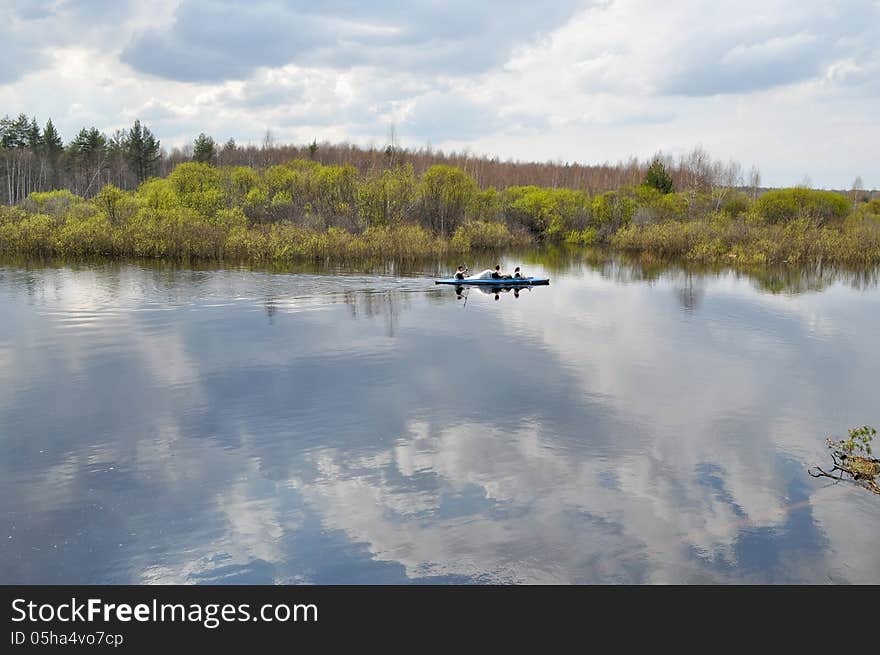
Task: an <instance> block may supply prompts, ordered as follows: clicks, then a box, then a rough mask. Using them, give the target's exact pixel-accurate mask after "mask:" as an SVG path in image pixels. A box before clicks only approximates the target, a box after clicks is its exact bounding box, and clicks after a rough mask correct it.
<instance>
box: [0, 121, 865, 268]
mask: <svg viewBox="0 0 880 655" xmlns="http://www.w3.org/2000/svg"><path fill="white" fill-rule="evenodd" d="M0 172H2V175H3V181H4V184H3V189H2V195H0V198H2V200H3V206H2V207H0V252H5V253H12V254H29V255H40V256H54V255H62V256H115V257H160V258H175V259H188V258H196V259H207V260H232V261H273V262H284V261H295V260H323V261H351V260H356V259H364V258H391V259H409V260H414V259H419V258H423V257H434V256H445V255H451V254H458V253H465V252H469V251H473V250H499V249H508V248H512V247H523V246H531V245H545V244H569V245H570V246H574V247H579V246H581V247H582V246H596V247H610V248H613V249H616V250H622V251H627V252H631V253H637V254H640V255H646V256H654V257H668V258H684V259H688V260H694V261H699V262H702V263H710V262H715V263H717V262H721V263H730V264H734V265H762V264H774V263H790V264H803V263H822V262H828V263H840V264H846V265H851V266H862V265H872V264H876V263H880V198H873V197H872V194H871V193H869V192H866V191H864V190H863V189H861V182H860V180H857V181H856V182H854V184H853V187H852V189H851V190H850V191H849V192H843V193H839V192H834V191H821V190H815V189H811V188H808V187H807V186H801V187H795V188H790V189H770V190H768V189H764V188H762V187H761V184H760V173H759V172H758V171H757V169H754V168H753V169H752V170H750V171H748V172H747V173H745V174H744V173H743V170H742V168H741V167H740V165H739V164H737V163H735V162H728V163H724V162H720V161H716V160H714V159H712V158H711V157H710V156H709V155H708V153H706V152H705V151H704V150H703V149H702V148H699V147H698V148H695V149H694V150H693V151H691V152H690V153H688V154H687V155H684V156H682V157H680V158H678V159H677V160H674V159H673V158H671V157H669V156H664V155H662V154H658V155H657V156H655V157H654V158H653V159H652V160H651V161H647V162H640V161H638V160H635V159H634V160H631V161H629V162H624V163H618V164H615V165H611V164H603V165H597V166H584V165H576V164H562V163H543V164H541V163H522V162H512V161H507V162H502V161H500V160H498V159H497V158H494V159H493V158H485V157H482V158H481V157H473V156H470V155H468V154H467V153H451V154H444V153H443V152H441V151H432V150H430V149H422V150H407V149H403V148H399V147H397V146H396V145H395V144H394V142H393V140H392V141H391V144H390V145H388V146H386V147H384V148H359V147H356V146H351V145H347V144H342V145H332V144H318V143H317V142H314V141H313V142H312V143H311V144H308V145H305V146H302V147H297V146H291V145H276V144H275V143H274V142H273V141H272V139H271V135H268V134H267V138H266V139H264V142H263V143H262V144H261V145H260V146H252V145H249V146H238V145H236V144H235V143H234V142H233V141H231V140H230V141H228V142H227V143H225V144H223V145H222V146H220V145H218V144H217V143H216V142H215V141H214V140H213V139H212V138H211V137H208V136H206V135H204V134H200V135H199V136H198V137H197V138H196V139H194V141H193V144H192V146H189V147H187V148H183V149H180V148H176V149H173V150H172V151H171V152H170V153H167V152H165V151H164V150H163V149H162V148H161V144H160V142H159V140H158V139H157V138H156V137H155V135H154V134H153V133H152V132H151V130H150V129H149V128H148V127H147V126H145V125H142V124H141V123H140V121H135V122H134V124H133V125H132V127H131V128H130V129H127V130H120V131H117V132H115V133H114V134H113V135H112V136H110V137H108V136H106V135H105V134H103V133H102V132H100V131H99V130H97V129H96V128H83V129H82V130H80V132H79V133H78V134H77V135H76V136H75V137H74V138H73V139H72V140H71V141H70V142H69V143H67V144H66V145H65V144H64V143H63V141H62V139H61V136H60V135H59V134H58V132H57V130H56V129H55V127H54V125H53V123H52V121H51V120H49V121H47V122H46V124H45V126H43V127H40V125H39V124H38V123H37V121H36V120H35V119H33V118H32V119H28V118H27V117H26V116H25V115H20V116H19V117H18V118H15V119H10V118H9V117H6V118H4V119H2V120H0Z"/></svg>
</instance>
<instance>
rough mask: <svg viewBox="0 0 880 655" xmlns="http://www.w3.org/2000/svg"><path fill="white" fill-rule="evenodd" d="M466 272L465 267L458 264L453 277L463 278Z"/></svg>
mask: <svg viewBox="0 0 880 655" xmlns="http://www.w3.org/2000/svg"><path fill="white" fill-rule="evenodd" d="M467 272H468V270H467V268H465V267H464V266H459V267H458V270H457V271H455V279H456V280H463V279H465V278H466V277H467Z"/></svg>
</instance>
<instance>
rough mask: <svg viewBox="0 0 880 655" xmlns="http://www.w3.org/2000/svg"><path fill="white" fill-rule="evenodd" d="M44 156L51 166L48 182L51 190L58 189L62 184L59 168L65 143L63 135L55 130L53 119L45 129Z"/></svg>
mask: <svg viewBox="0 0 880 655" xmlns="http://www.w3.org/2000/svg"><path fill="white" fill-rule="evenodd" d="M42 148H43V156H44V157H45V158H46V163H47V164H48V165H49V173H48V177H47V179H48V182H49V186H50V188H53V189H54V188H58V186H59V184H60V176H59V172H60V171H59V166H58V163H59V162H60V160H61V155H62V154H63V153H64V143H63V142H62V141H61V135H60V134H58V130H56V129H55V125H54V124H53V123H52V119H51V118H50V119H49V120H47V121H46V127H44V128H43V146H42Z"/></svg>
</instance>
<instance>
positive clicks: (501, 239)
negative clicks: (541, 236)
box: [450, 221, 523, 253]
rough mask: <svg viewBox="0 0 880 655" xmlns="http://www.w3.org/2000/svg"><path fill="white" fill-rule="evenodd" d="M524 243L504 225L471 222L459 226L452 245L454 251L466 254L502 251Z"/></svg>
mask: <svg viewBox="0 0 880 655" xmlns="http://www.w3.org/2000/svg"><path fill="white" fill-rule="evenodd" d="M522 242H523V239H522V238H521V237H520V238H517V237H515V236H514V235H513V234H511V233H510V230H508V229H507V226H506V225H504V224H503V223H497V222H490V221H470V222H468V223H465V224H464V225H461V226H459V228H458V229H457V230H456V231H455V234H454V235H453V236H452V241H451V242H450V245H451V247H452V250H453V251H455V252H462V253H464V252H468V251H471V250H501V249H504V248H510V247H512V246H514V245H518V244H522Z"/></svg>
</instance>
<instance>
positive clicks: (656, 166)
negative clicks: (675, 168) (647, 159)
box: [645, 157, 673, 193]
mask: <svg viewBox="0 0 880 655" xmlns="http://www.w3.org/2000/svg"><path fill="white" fill-rule="evenodd" d="M645 185H646V186H649V187H653V188H655V189H657V190H658V191H659V192H660V193H672V191H673V183H672V176H671V175H670V174H669V172H668V171H667V170H666V166H664V165H663V162H662V161H660V158H659V157H655V158H654V161H652V162H651V166H650V167H649V168H648V173H647V175H645Z"/></svg>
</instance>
